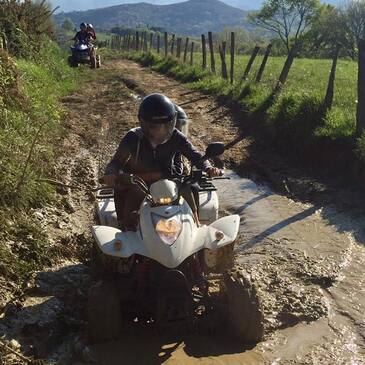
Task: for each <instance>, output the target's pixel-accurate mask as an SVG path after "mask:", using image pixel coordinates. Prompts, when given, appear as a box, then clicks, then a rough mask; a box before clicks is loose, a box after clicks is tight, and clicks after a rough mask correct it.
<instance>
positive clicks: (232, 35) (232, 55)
mask: <svg viewBox="0 0 365 365" xmlns="http://www.w3.org/2000/svg"><path fill="white" fill-rule="evenodd" d="M235 38H236V37H235V33H234V32H231V74H230V76H231V84H232V83H233V80H234V56H235V44H236V41H235Z"/></svg>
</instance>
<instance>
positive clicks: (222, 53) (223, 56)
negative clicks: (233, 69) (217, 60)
mask: <svg viewBox="0 0 365 365" xmlns="http://www.w3.org/2000/svg"><path fill="white" fill-rule="evenodd" d="M219 54H220V56H221V61H222V77H223V78H224V79H228V74H227V64H226V42H222V47H221V46H219Z"/></svg>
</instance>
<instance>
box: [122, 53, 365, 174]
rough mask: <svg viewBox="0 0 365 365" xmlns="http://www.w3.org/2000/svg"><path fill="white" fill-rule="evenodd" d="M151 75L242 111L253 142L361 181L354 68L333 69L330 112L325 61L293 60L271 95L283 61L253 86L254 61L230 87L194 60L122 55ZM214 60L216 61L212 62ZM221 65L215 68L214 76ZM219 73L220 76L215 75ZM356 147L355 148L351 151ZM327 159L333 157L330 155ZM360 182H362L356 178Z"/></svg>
mask: <svg viewBox="0 0 365 365" xmlns="http://www.w3.org/2000/svg"><path fill="white" fill-rule="evenodd" d="M124 56H125V57H128V58H130V59H133V60H135V61H138V62H140V63H141V64H142V65H144V66H146V67H151V68H152V69H153V70H155V71H158V72H161V73H165V74H168V75H169V76H172V77H174V78H176V79H178V80H181V81H182V82H187V83H189V87H190V88H192V89H196V90H200V91H202V92H204V93H207V94H212V95H215V96H218V97H219V98H220V99H221V101H222V103H225V104H234V105H236V106H239V107H240V108H241V110H242V120H241V127H242V130H243V131H245V132H247V130H250V132H259V133H258V135H257V136H258V137H259V138H263V137H264V136H265V137H267V138H265V142H269V143H270V144H272V145H274V146H275V147H276V149H277V150H278V151H280V152H281V153H283V154H284V155H285V156H290V157H291V158H292V159H294V160H295V161H300V162H303V163H305V164H307V165H310V166H311V167H312V168H314V169H318V170H320V171H323V170H328V172H329V170H331V169H332V168H333V169H332V173H335V172H336V171H337V170H338V169H341V168H343V169H344V170H343V172H344V176H345V177H346V178H348V177H350V175H352V176H354V175H356V176H354V177H355V178H357V177H359V175H361V176H363V175H364V173H363V170H364V168H363V162H362V161H363V159H364V156H365V143H364V138H361V139H359V140H358V141H357V142H356V140H355V138H354V132H355V118H356V77H357V76H356V75H357V64H356V63H355V62H351V61H346V60H340V61H339V64H338V70H337V77H336V85H335V95H334V104H333V107H332V109H331V110H330V111H328V112H325V111H324V110H323V107H322V103H323V99H324V96H325V93H326V88H327V81H328V76H329V71H330V67H331V61H330V60H309V59H297V60H295V62H294V65H293V68H292V70H291V72H290V74H289V79H288V82H287V84H286V85H285V87H284V89H283V90H282V91H281V92H280V93H278V94H276V95H274V94H273V89H274V87H275V83H276V80H277V79H278V75H279V73H280V71H281V67H282V65H283V63H284V59H283V58H280V57H277V58H275V57H272V58H271V59H269V62H268V65H267V68H266V70H265V73H264V77H263V80H262V82H261V83H256V82H254V78H255V76H256V72H257V70H258V67H259V66H260V64H261V60H260V59H258V60H257V61H256V62H255V64H254V67H253V70H252V71H251V74H250V76H249V79H248V80H246V81H235V82H234V83H233V84H231V83H230V82H229V81H225V80H223V79H222V78H221V77H220V76H219V75H213V74H212V73H210V72H209V71H207V70H206V71H203V70H202V69H201V67H200V66H199V64H200V59H199V57H200V56H199V55H198V54H196V55H195V62H196V64H194V65H193V66H190V65H183V64H181V63H179V62H177V60H176V59H174V58H168V59H165V58H162V57H160V56H159V55H157V54H155V53H148V54H141V53H131V54H128V55H127V54H124ZM216 59H217V60H218V58H216ZM247 62H248V56H239V57H237V59H236V75H235V76H236V80H239V75H242V74H243V70H244V68H245V66H246V64H247ZM219 69H220V63H219V62H218V64H217V70H219ZM217 73H219V72H217ZM356 143H357V145H356ZM331 153H332V155H331ZM361 178H362V177H361Z"/></svg>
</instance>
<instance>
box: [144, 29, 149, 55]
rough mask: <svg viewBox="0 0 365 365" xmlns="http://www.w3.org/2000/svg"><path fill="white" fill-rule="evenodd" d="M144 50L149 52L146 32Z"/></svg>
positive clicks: (145, 33)
mask: <svg viewBox="0 0 365 365" xmlns="http://www.w3.org/2000/svg"><path fill="white" fill-rule="evenodd" d="M143 50H144V52H148V34H147V32H144V49H143Z"/></svg>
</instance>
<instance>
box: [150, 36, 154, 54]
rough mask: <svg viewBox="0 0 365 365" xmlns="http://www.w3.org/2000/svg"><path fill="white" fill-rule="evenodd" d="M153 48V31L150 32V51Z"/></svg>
mask: <svg viewBox="0 0 365 365" xmlns="http://www.w3.org/2000/svg"><path fill="white" fill-rule="evenodd" d="M152 49H153V33H152V32H151V33H150V52H152Z"/></svg>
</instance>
